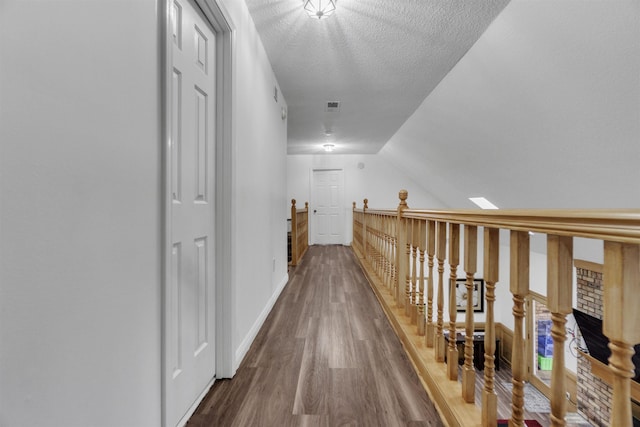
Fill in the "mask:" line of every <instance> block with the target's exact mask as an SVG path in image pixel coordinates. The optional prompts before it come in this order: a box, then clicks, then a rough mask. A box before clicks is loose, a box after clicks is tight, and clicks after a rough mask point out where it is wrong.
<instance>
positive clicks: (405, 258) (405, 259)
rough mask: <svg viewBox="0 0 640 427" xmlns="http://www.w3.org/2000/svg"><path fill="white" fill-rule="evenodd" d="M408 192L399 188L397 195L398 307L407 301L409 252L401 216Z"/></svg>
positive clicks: (405, 230)
mask: <svg viewBox="0 0 640 427" xmlns="http://www.w3.org/2000/svg"><path fill="white" fill-rule="evenodd" d="M408 196H409V193H408V192H407V190H400V192H399V193H398V197H399V198H400V204H399V205H398V222H397V223H398V228H397V233H398V237H397V238H398V240H397V245H396V266H397V268H398V274H397V276H396V280H397V286H396V295H395V297H396V303H397V304H398V307H399V308H403V307H404V306H405V304H407V303H408V302H407V301H405V292H406V287H407V286H408V281H409V254H408V253H407V251H406V248H407V245H408V241H407V220H406V218H404V217H403V216H402V213H403V212H404V210H405V209H408V208H409V206H408V205H407V197H408Z"/></svg>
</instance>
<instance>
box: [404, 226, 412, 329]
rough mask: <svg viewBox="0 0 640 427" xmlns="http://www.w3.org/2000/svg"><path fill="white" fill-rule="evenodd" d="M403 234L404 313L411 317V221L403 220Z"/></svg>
mask: <svg viewBox="0 0 640 427" xmlns="http://www.w3.org/2000/svg"><path fill="white" fill-rule="evenodd" d="M403 233H404V234H405V236H406V237H405V242H406V253H407V255H406V257H405V262H406V263H407V265H406V267H405V271H406V274H407V276H406V280H405V286H404V315H405V316H407V317H409V318H410V317H411V222H410V221H409V220H405V229H404V231H403Z"/></svg>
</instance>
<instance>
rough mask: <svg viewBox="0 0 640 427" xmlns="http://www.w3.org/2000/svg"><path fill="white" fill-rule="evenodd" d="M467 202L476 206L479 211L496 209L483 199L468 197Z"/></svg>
mask: <svg viewBox="0 0 640 427" xmlns="http://www.w3.org/2000/svg"><path fill="white" fill-rule="evenodd" d="M469 200H471V201H472V202H473V203H475V204H476V205H478V206H479V207H480V208H481V209H498V207H497V206H496V205H494V204H493V203H491V202H490V201H488V200H487V199H485V198H484V197H469Z"/></svg>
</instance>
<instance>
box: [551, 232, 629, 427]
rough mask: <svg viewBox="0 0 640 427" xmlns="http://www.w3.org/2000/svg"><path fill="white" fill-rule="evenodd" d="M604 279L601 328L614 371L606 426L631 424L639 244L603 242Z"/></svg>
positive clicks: (610, 367) (621, 426)
mask: <svg viewBox="0 0 640 427" xmlns="http://www.w3.org/2000/svg"><path fill="white" fill-rule="evenodd" d="M603 279H604V295H603V297H604V300H603V314H604V318H603V325H602V329H603V332H604V334H605V335H606V336H607V337H608V338H609V348H610V349H611V357H609V369H611V371H612V372H613V404H612V408H611V423H610V424H609V425H610V426H616V427H618V426H620V427H631V425H632V424H633V422H632V416H631V395H630V393H631V390H630V387H631V379H632V378H633V377H634V375H635V372H634V364H633V361H632V359H631V358H632V357H633V355H634V350H633V345H634V344H637V343H640V328H638V324H640V310H638V307H640V292H638V289H639V288H640V245H638V244H629V243H616V242H608V241H605V242H604V274H603ZM554 351H555V349H554ZM554 363H555V362H554Z"/></svg>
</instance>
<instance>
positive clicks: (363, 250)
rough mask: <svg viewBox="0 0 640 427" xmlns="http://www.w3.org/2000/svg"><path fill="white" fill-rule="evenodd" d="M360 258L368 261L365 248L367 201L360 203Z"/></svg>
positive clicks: (366, 248) (367, 253)
mask: <svg viewBox="0 0 640 427" xmlns="http://www.w3.org/2000/svg"><path fill="white" fill-rule="evenodd" d="M362 203H363V205H362V257H363V258H364V260H365V262H367V261H369V252H368V247H367V216H368V215H367V209H369V206H368V203H369V199H364V200H363V201H362Z"/></svg>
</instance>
